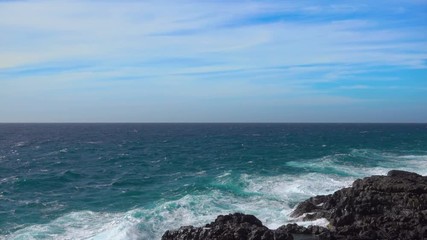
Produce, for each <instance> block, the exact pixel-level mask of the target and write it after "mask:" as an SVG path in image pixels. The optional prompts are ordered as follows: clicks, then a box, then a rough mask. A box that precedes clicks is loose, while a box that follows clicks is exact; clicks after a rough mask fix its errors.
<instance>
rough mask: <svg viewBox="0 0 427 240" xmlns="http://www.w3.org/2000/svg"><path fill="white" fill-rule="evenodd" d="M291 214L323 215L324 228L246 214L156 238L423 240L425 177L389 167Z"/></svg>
mask: <svg viewBox="0 0 427 240" xmlns="http://www.w3.org/2000/svg"><path fill="white" fill-rule="evenodd" d="M291 216H292V217H295V218H302V219H303V220H315V219H318V218H326V219H327V220H329V222H330V224H329V226H328V228H323V227H319V226H309V227H307V228H306V227H301V226H298V225H297V224H287V225H283V226H281V227H279V228H278V229H276V230H271V229H268V228H267V227H265V226H263V225H262V223H261V221H260V220H258V219H257V218H256V217H254V216H252V215H245V214H241V213H235V214H230V215H225V216H223V215H220V216H218V217H217V219H216V220H215V221H214V222H212V223H210V224H207V225H205V226H204V227H192V226H187V227H181V228H179V229H178V230H172V231H167V232H166V233H165V234H164V235H163V237H162V240H172V239H173V240H202V239H204V240H214V239H215V240H220V239H221V240H288V239H294V238H295V239H296V238H299V239H319V240H326V239H336V240H341V239H342V240H344V239H347V240H351V239H361V240H363V239H365V240H371V239H372V240H375V239H390V240H391V239H393V240H406V239H408V240H409V239H411V240H412V239H414V240H415V239H421V240H427V176H421V175H418V174H416V173H410V172H404V171H397V170H393V171H390V172H389V173H388V174H387V176H372V177H367V178H364V179H358V180H356V181H355V182H354V183H353V185H352V187H349V188H344V189H341V190H338V191H336V192H335V193H333V194H330V195H326V196H315V197H312V198H309V199H308V200H306V201H304V202H302V203H300V204H299V205H298V206H297V207H296V209H295V210H294V212H293V213H292V214H291Z"/></svg>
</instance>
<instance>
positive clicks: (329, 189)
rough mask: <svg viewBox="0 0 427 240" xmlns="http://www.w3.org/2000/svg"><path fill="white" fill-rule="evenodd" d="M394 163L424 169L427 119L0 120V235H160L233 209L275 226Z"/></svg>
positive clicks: (426, 164) (426, 170)
mask: <svg viewBox="0 0 427 240" xmlns="http://www.w3.org/2000/svg"><path fill="white" fill-rule="evenodd" d="M391 169H401V170H408V171H414V172H417V173H419V174H422V175H427V124H225V123H224V124H0V239H148V240H151V239H160V237H161V235H162V234H163V233H164V231H166V230H168V229H174V228H178V227H179V226H183V225H196V226H201V225H204V224H206V223H209V222H211V221H213V220H214V219H215V218H216V216H217V215H219V214H228V213H233V212H243V213H246V214H254V215H255V216H256V217H258V218H259V219H260V220H261V221H262V222H263V223H264V224H265V225H266V226H268V227H270V228H277V227H279V226H281V225H283V224H286V223H289V222H295V221H299V220H298V219H292V218H290V217H289V214H290V213H291V211H292V209H293V208H294V207H295V206H296V204H297V203H298V202H300V201H302V200H304V199H306V198H308V197H311V196H314V195H318V194H329V193H333V192H334V191H336V190H338V189H340V188H343V187H347V186H350V185H351V183H352V182H353V181H354V180H355V179H357V178H362V177H366V176H370V175H381V174H386V173H387V172H388V171H389V170H391ZM315 223H316V224H326V223H325V222H324V221H323V220H317V222H315ZM303 224H305V225H308V224H310V223H303Z"/></svg>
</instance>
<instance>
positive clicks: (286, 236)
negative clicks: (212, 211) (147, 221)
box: [162, 213, 293, 240]
mask: <svg viewBox="0 0 427 240" xmlns="http://www.w3.org/2000/svg"><path fill="white" fill-rule="evenodd" d="M220 239H221V240H273V239H275V240H293V237H292V235H291V234H290V233H289V232H287V231H275V230H270V229H268V228H267V227H265V226H264V225H262V223H261V221H260V220H258V219H257V218H256V217H255V216H253V215H246V214H242V213H234V214H229V215H220V216H218V217H217V218H216V220H215V221H214V222H212V223H210V224H207V225H205V226H204V227H198V228H197V227H192V226H187V227H181V228H179V229H178V230H172V231H171V230H169V231H166V232H165V233H164V234H163V236H162V240H220Z"/></svg>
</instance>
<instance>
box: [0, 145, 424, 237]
mask: <svg viewBox="0 0 427 240" xmlns="http://www.w3.org/2000/svg"><path fill="white" fill-rule="evenodd" d="M370 159H371V160H372V159H374V160H375V161H372V162H371V161H370ZM356 160H357V161H356ZM426 163H427V155H416V154H407V155H398V154H393V153H385V152H380V151H376V150H369V149H359V150H358V149H355V150H352V151H350V152H349V153H348V154H333V155H328V156H324V157H322V158H318V159H312V160H305V161H299V162H287V163H286V165H287V166H288V167H289V168H292V169H301V170H304V171H296V172H295V173H293V174H282V175H275V176H263V175H259V174H250V173H240V172H237V171H233V170H228V171H224V172H221V173H218V174H217V175H216V176H215V177H213V178H212V181H211V182H210V183H209V184H208V186H206V188H205V190H203V191H201V190H199V191H194V192H192V193H190V194H187V195H185V196H182V197H180V198H178V199H173V200H170V199H163V200H160V201H158V202H155V203H153V204H152V206H145V207H139V208H135V209H132V210H130V211H126V212H119V213H106V212H92V211H77V212H72V213H68V214H65V215H63V216H61V217H59V218H57V219H55V220H53V221H51V222H49V223H46V224H38V225H32V226H27V227H25V228H22V229H20V230H18V231H16V232H14V233H11V234H10V235H7V236H3V239H94V240H95V239H120V240H124V239H160V237H161V235H162V234H163V233H164V231H166V230H168V229H174V228H177V227H179V226H185V225H195V226H201V225H204V224H206V223H209V222H211V221H212V220H214V219H215V217H216V216H217V215H219V214H228V213H231V212H243V213H246V214H254V215H255V216H257V217H258V218H259V219H260V220H261V221H262V222H263V223H264V224H265V225H266V226H268V227H269V228H273V229H274V228H277V227H279V226H281V225H283V224H286V223H289V222H299V219H293V218H290V217H289V214H290V213H291V212H292V210H293V209H294V207H295V206H296V204H297V203H298V202H300V201H302V200H304V199H306V198H308V197H311V196H314V195H321V194H330V193H333V192H334V191H336V190H338V189H340V188H343V187H347V186H350V185H351V183H352V182H353V181H354V180H355V179H357V178H360V177H365V176H370V175H382V174H386V173H387V172H388V171H389V170H391V169H401V170H408V171H413V172H417V173H419V174H422V175H427V168H425V166H426ZM199 174H206V173H205V172H203V173H202V172H199ZM303 224H304V225H308V224H320V225H326V224H327V221H326V220H325V219H323V220H317V221H316V222H304V223H303ZM1 238H2V237H0V239H1Z"/></svg>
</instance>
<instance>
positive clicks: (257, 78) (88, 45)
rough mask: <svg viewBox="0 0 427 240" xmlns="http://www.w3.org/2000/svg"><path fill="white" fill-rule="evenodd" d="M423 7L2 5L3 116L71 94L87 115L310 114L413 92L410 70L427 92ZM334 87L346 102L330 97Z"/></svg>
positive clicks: (0, 108)
mask: <svg viewBox="0 0 427 240" xmlns="http://www.w3.org/2000/svg"><path fill="white" fill-rule="evenodd" d="M426 6H427V4H426V1H403V0H402V1H398V0H395V1H379V2H375V3H372V2H370V1H355V2H346V3H345V4H343V3H341V2H338V1H337V2H335V3H334V2H331V3H328V4H317V5H313V3H312V2H308V1H298V2H283V1H237V0H236V1H227V2H224V1H173V2H172V1H142V2H141V1H131V0H128V1H120V2H117V1H83V0H78V1H55V2H52V1H0V16H1V17H0V31H1V32H2V37H1V38H0V56H1V57H0V84H1V85H0V86H1V87H0V115H1V113H2V112H4V113H6V112H7V113H8V114H10V112H13V110H11V109H13V108H16V106H17V105H14V104H10V103H11V102H15V103H18V102H20V103H22V104H23V105H25V106H27V105H28V106H32V102H36V103H37V104H42V105H43V106H45V107H44V108H45V109H46V110H45V111H46V112H49V111H53V112H54V110H53V109H55V108H53V107H49V106H50V105H52V104H51V103H47V104H46V103H43V101H42V100H40V101H39V102H37V101H34V99H48V100H47V101H48V102H55V101H57V102H62V103H63V104H64V105H67V104H69V105H70V104H71V102H72V101H73V100H72V99H70V98H65V97H63V96H65V95H66V94H70V95H74V96H76V97H79V98H80V99H83V100H84V101H86V102H87V103H88V105H90V104H91V103H92V104H93V105H94V106H96V105H97V104H99V102H98V101H96V100H95V99H103V101H104V102H106V103H110V104H112V103H113V102H123V104H124V105H126V103H128V104H129V102H130V101H132V102H133V103H136V104H137V103H140V104H141V106H145V107H143V109H148V107H147V106H146V104H147V102H150V103H151V104H149V105H150V106H152V107H151V108H156V106H160V105H161V104H157V103H156V101H157V102H162V101H163V102H165V101H166V102H171V103H172V102H176V100H177V99H183V102H192V101H196V102H197V101H199V102H200V106H199V107H194V109H200V108H201V106H203V104H204V103H206V102H203V101H207V100H206V99H212V98H215V96H216V98H215V99H216V101H218V102H222V100H225V99H230V98H232V97H233V96H235V98H236V99H240V100H236V101H240V102H241V104H245V102H248V103H250V102H251V101H252V100H251V99H258V100H259V101H261V99H263V100H262V102H264V101H271V103H272V105H274V104H273V102H277V101H278V99H279V102H282V103H284V102H286V101H284V100H286V99H289V98H292V99H298V98H300V99H301V98H305V97H303V96H305V93H307V92H311V94H312V95H311V97H312V99H313V100H312V102H313V103H314V102H315V101H316V99H318V101H317V103H323V105H331V104H336V103H339V102H340V103H346V104H350V105H351V104H359V103H361V102H366V101H368V100H369V98H366V97H364V96H357V95H354V94H350V95H346V94H347V92H348V90H360V89H362V86H363V89H364V90H373V89H375V86H376V85H377V84H378V83H377V81H378V79H383V80H384V79H385V80H387V79H393V81H407V80H405V79H406V78H405V76H404V74H403V72H407V71H413V72H416V77H415V78H416V80H415V81H410V83H408V84H411V85H412V86H413V87H417V86H420V85H423V84H426V83H425V81H426V78H425V77H426V74H425V72H426V66H427V62H426V59H427V34H426V32H427V31H426V27H427V23H426V19H427V13H426V12H425V11H423V9H425V8H426ZM379 7H381V9H383V11H381V13H379V12H378V11H377V10H378V8H379ZM379 69H387V71H388V73H381V74H380V73H379ZM396 73H398V74H396ZM357 79H360V80H359V81H363V82H358V80H357ZM366 79H369V80H370V81H366ZM331 82H332V83H333V82H337V85H339V86H341V87H340V88H341V89H343V90H347V91H344V92H336V91H331V89H328V86H329V85H328V84H330V83H331ZM322 83H325V84H326V85H322ZM335 88H336V85H335V86H334V88H333V89H335ZM85 89H86V91H85ZM87 89H90V91H92V92H93V93H94V94H93V95H87V94H86V92H87ZM58 92H61V93H63V94H64V95H60V94H57V93H58ZM325 94H329V95H325ZM42 96H43V97H42ZM384 98H387V96H384ZM159 99H162V100H161V101H160V100H159ZM280 99H282V100H283V101H280ZM320 99H338V100H337V101H335V100H334V101H329V100H327V101H320ZM339 99H341V100H342V101H340V100H339ZM344 99H347V100H345V101H344ZM288 102H292V101H288ZM297 102H298V101H296V102H295V104H296V105H298V103H297ZM308 102H310V101H308ZM142 103H144V104H142ZM156 104H157V105H156ZM223 104H226V103H223ZM252 104H253V103H252ZM299 104H302V101H300V102H299ZM304 104H305V103H304ZM166 105H167V106H169V105H168V104H166ZM172 105H173V104H172ZM172 105H170V106H172ZM265 105H268V104H267V103H265ZM151 108H150V109H151ZM259 108H262V107H261V106H260V107H259ZM49 109H51V110H49ZM147 111H148V110H147ZM188 111H191V109H188ZM76 112H78V111H77V110H76ZM156 114H160V113H156ZM162 116H163V117H165V118H167V117H166V115H164V114H163V115H162V114H160V115H159V116H158V118H159V119H161V118H162ZM242 116H243V115H242ZM21 117H22V116H21ZM140 117H141V121H144V119H145V118H144V117H143V116H142V115H141V116H140ZM94 118H95V117H94ZM8 119H18V117H16V118H15V117H10V118H8ZM1 120H2V119H0V121H1ZM6 120H7V119H6ZM189 120H190V119H189ZM283 120H284V121H285V120H286V119H285V118H284V119H283ZM112 121H114V119H112ZM165 121H167V119H165Z"/></svg>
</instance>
